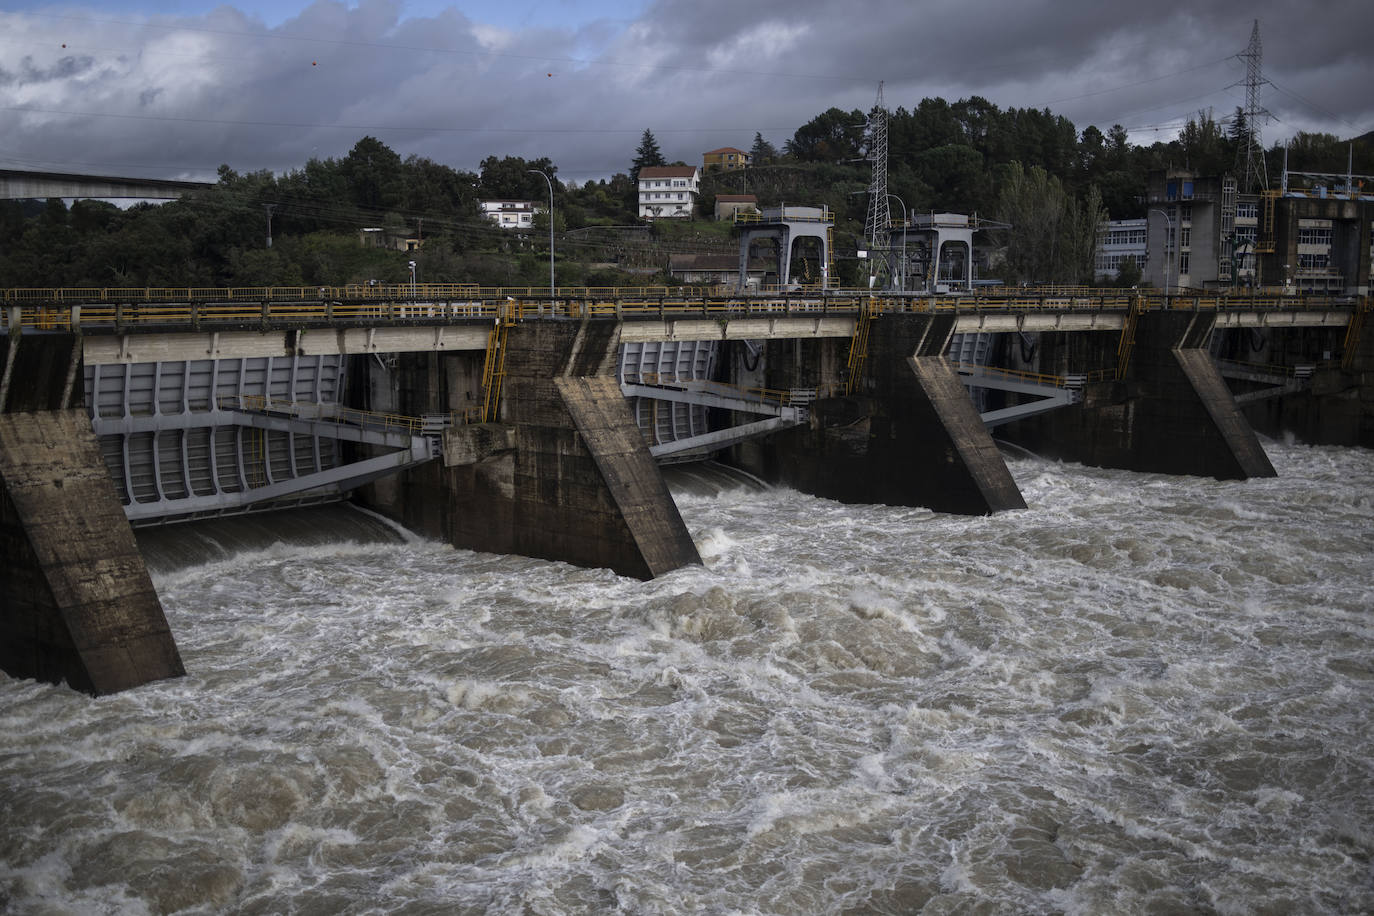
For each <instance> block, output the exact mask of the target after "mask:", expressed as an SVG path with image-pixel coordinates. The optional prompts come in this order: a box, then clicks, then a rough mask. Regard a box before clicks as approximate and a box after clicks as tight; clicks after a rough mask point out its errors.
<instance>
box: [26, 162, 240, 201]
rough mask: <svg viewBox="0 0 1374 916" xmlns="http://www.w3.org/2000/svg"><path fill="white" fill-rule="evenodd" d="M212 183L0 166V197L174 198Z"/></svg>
mask: <svg viewBox="0 0 1374 916" xmlns="http://www.w3.org/2000/svg"><path fill="white" fill-rule="evenodd" d="M214 186H215V182H213V181H170V180H167V179H164V178H123V177H119V176H114V175H108V176H107V175H77V174H69V173H64V172H29V171H21V170H16V169H0V200H29V199H35V200H43V199H45V198H49V197H66V198H78V199H87V198H96V199H102V200H104V199H108V200H121V199H122V200H175V199H176V198H178V197H180V196H181V195H183V194H185V193H186V192H187V191H202V190H205V189H206V188H213V187H214Z"/></svg>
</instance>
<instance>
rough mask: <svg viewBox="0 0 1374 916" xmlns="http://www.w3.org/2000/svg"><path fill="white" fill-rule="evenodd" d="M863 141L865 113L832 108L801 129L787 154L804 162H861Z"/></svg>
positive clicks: (786, 149)
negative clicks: (860, 152) (860, 147)
mask: <svg viewBox="0 0 1374 916" xmlns="http://www.w3.org/2000/svg"><path fill="white" fill-rule="evenodd" d="M863 137H864V114H863V112H862V111H859V110H858V109H855V110H854V111H841V110H840V109H838V108H831V109H828V110H826V111H824V112H822V113H821V114H819V115H817V116H816V117H814V118H812V119H811V120H810V121H808V122H807V123H805V124H803V125H802V126H801V127H799V128H797V131H796V133H794V134H793V135H792V139H791V140H788V141H787V143H786V145H785V151H786V153H787V155H788V156H789V157H791V158H793V159H796V160H799V161H801V162H843V161H845V160H846V159H857V158H858V156H859V146H860V144H861V143H863Z"/></svg>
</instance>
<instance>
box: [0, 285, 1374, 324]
mask: <svg viewBox="0 0 1374 916" xmlns="http://www.w3.org/2000/svg"><path fill="white" fill-rule="evenodd" d="M438 286H439V285H432V287H430V288H425V287H420V286H417V298H416V299H415V300H411V299H409V298H397V299H385V298H370V297H369V298H360V299H348V298H343V297H328V296H326V297H324V298H318V297H317V298H301V297H300V296H298V295H297V293H299V292H300V290H301V289H304V288H298V287H278V288H272V289H270V290H269V289H267V288H260V287H253V288H243V289H231V290H218V291H215V290H207V289H196V290H187V289H181V290H176V291H173V290H170V289H163V290H152V291H150V292H149V298H146V299H132V298H120V297H119V296H117V295H115V293H116V292H128V291H127V290H120V291H116V290H111V289H105V290H95V289H88V290H74V289H46V290H38V289H10V290H4V291H0V292H3V294H4V297H5V304H4V306H3V307H0V328H7V329H12V328H13V327H15V326H18V327H21V328H25V329H34V330H65V329H67V328H71V327H73V326H75V325H76V324H80V325H81V326H83V327H85V326H93V327H108V326H114V327H115V328H118V329H126V328H135V327H145V328H149V329H152V327H153V326H180V327H185V326H188V325H189V326H190V327H192V328H199V327H201V326H203V325H206V324H209V325H211V326H214V325H225V324H238V325H243V326H254V327H261V326H264V325H267V324H271V323H273V322H275V323H279V324H282V325H288V324H297V325H300V324H306V325H308V324H322V325H328V324H337V323H356V324H366V323H391V322H411V323H413V322H417V321H439V322H449V321H455V322H458V321H464V320H478V319H485V320H488V321H490V320H493V319H496V318H497V317H499V316H502V315H504V316H506V317H507V318H509V319H511V320H522V319H529V318H539V317H558V318H565V317H575V318H580V317H617V318H652V317H661V318H668V317H673V318H681V317H707V318H714V319H721V320H724V319H731V318H743V317H749V316H752V315H760V316H764V315H767V316H773V315H779V314H787V315H795V314H803V315H806V314H839V315H855V314H858V313H859V312H860V310H861V309H863V308H868V309H869V310H870V311H871V313H872V314H875V315H876V314H894V313H916V314H926V313H942V314H950V313H957V314H977V313H980V312H1003V313H1018V312H1024V313H1035V312H1041V313H1044V312H1075V311H1077V312H1120V313H1123V314H1124V313H1127V312H1128V311H1129V310H1130V309H1132V308H1135V310H1136V311H1137V312H1144V311H1153V310H1156V309H1164V308H1169V309H1172V310H1186V311H1197V310H1203V311H1227V310H1229V311H1249V310H1262V311H1263V310H1268V311H1286V312H1289V311H1329V310H1332V309H1339V310H1351V311H1353V312H1355V313H1356V317H1357V318H1358V317H1359V316H1358V308H1367V307H1368V300H1367V299H1365V300H1360V301H1359V302H1356V301H1352V300H1351V299H1349V298H1336V297H1330V296H1316V295H1307V296H1288V295H1282V296H1280V295H1272V294H1270V293H1269V291H1267V290H1266V291H1256V293H1247V294H1244V295H1225V294H1215V293H1210V294H1207V295H1205V296H1204V295H1189V296H1180V295H1173V296H1170V297H1168V298H1165V297H1164V296H1162V295H1161V294H1160V293H1159V292H1158V291H1148V292H1142V293H1137V294H1135V295H1123V294H1121V293H1118V292H1116V291H1104V290H1098V291H1096V292H1095V293H1094V294H1092V295H1070V294H1069V293H1070V292H1083V290H1073V291H1069V290H1062V291H1057V292H1056V294H1054V295H1050V294H1048V293H1046V294H1043V295H1037V294H1035V293H1032V292H1029V291H1027V290H1024V289H1015V290H1013V289H1008V290H1007V292H1006V293H1005V294H1001V295H998V294H992V293H988V292H986V291H980V292H978V293H977V294H975V295H965V296H960V295H939V296H936V295H911V294H901V293H886V292H880V293H874V294H869V293H868V292H867V291H857V290H821V289H818V288H808V289H801V290H788V291H785V292H777V293H774V294H749V295H741V294H740V293H738V292H733V291H725V290H722V289H717V288H710V289H704V288H683V289H670V288H668V287H629V288H595V287H587V288H580V287H579V288H577V289H567V290H565V289H560V290H559V291H558V296H559V298H558V299H556V300H550V299H549V297H548V293H547V291H540V290H538V289H537V288H535V289H533V290H531V289H528V288H520V289H512V288H508V287H502V288H499V289H486V288H477V287H465V288H464V294H463V295H462V296H461V297H456V296H451V297H449V298H444V297H441V296H438V295H437V294H435V293H436V290H437V289H438ZM444 286H445V287H446V288H449V289H450V290H456V289H458V287H459V285H458V284H445V285H444ZM314 289H315V292H316V294H318V288H314ZM337 289H338V290H344V289H347V288H345V287H339V288H337ZM359 289H361V287H359ZM264 290H266V291H267V292H269V293H270V294H271V295H272V298H261V299H250V298H247V297H245V298H243V299H235V298H233V297H234V296H236V295H238V294H240V293H244V292H246V291H251V292H253V293H261V292H264ZM137 292H139V293H142V292H144V291H142V290H139V291H137ZM174 292H175V293H187V292H195V293H197V294H211V293H214V294H215V295H207V298H204V299H186V298H185V297H182V298H177V297H176V296H175V295H174ZM406 292H407V294H408V293H409V288H408V287H407V288H406ZM78 293H81V294H84V297H83V296H82V295H78ZM426 293H429V294H431V297H430V298H429V299H425V298H423V297H424V295H425V294H426ZM1133 303H1134V305H1133ZM1361 303H1364V304H1363V305H1362V304H1361Z"/></svg>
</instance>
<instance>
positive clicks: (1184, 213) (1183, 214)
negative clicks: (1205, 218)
mask: <svg viewBox="0 0 1374 916" xmlns="http://www.w3.org/2000/svg"><path fill="white" fill-rule="evenodd" d="M1188 196H1189V197H1192V196H1193V195H1192V194H1191V193H1189V194H1188ZM1178 218H1179V219H1181V220H1183V221H1184V222H1185V223H1191V222H1192V221H1193V205H1192V204H1183V205H1182V206H1180V207H1179V208H1178Z"/></svg>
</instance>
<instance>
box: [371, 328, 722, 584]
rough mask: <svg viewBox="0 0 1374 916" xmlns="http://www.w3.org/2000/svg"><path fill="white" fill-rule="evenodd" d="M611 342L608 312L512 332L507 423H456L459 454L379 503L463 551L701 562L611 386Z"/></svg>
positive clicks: (649, 572) (636, 564)
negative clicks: (483, 427)
mask: <svg viewBox="0 0 1374 916" xmlns="http://www.w3.org/2000/svg"><path fill="white" fill-rule="evenodd" d="M619 342H620V325H619V322H617V321H615V320H611V319H607V320H584V321H557V322H548V321H544V322H530V323H526V324H518V325H516V326H515V327H513V328H511V329H510V332H509V335H508V337H507V347H508V350H507V354H506V360H505V379H504V383H503V385H502V411H501V418H500V420H501V428H502V429H503V430H504V431H503V432H502V433H501V434H497V431H496V430H494V429H493V430H492V431H491V432H489V433H482V432H481V431H480V430H472V431H470V432H468V431H463V430H454V431H453V436H452V437H451V438H452V439H453V441H452V443H450V445H446V449H445V450H446V452H447V453H449V454H451V455H453V456H455V458H456V460H453V461H451V463H450V466H443V465H441V464H439V463H437V462H436V463H435V464H434V465H431V466H427V467H423V468H419V469H417V470H415V471H412V472H409V473H408V474H407V475H406V478H405V482H404V484H403V485H402V487H401V488H400V492H399V494H398V499H399V505H397V504H392V505H377V506H376V508H378V509H379V510H381V511H383V512H387V513H388V514H392V515H395V516H397V517H398V518H400V519H401V521H402V522H404V523H405V524H407V525H409V526H411V527H413V528H415V529H416V530H418V531H421V532H423V533H425V534H429V535H432V536H437V537H443V538H445V539H446V540H448V541H449V542H450V543H451V544H453V545H454V546H457V547H464V548H468V549H472V550H482V551H490V552H494V553H513V554H520V555H523V556H529V557H539V558H542V559H549V560H562V561H564V562H568V563H573V564H575V565H578V566H587V567H608V568H610V569H613V570H615V571H616V572H618V573H620V574H621V575H626V576H634V577H636V578H640V579H651V578H654V577H655V576H659V575H662V574H664V573H666V572H670V571H672V570H674V569H677V568H679V567H681V566H687V565H691V564H699V563H700V562H701V558H700V556H699V555H698V554H697V550H696V546H695V544H694V543H693V542H692V538H691V535H690V534H689V533H688V531H687V528H686V525H685V524H683V521H682V516H681V515H680V514H679V513H678V510H677V506H676V504H674V502H673V498H672V495H671V494H670V493H669V492H668V487H667V485H666V484H665V483H664V481H663V477H662V475H661V474H660V472H659V469H658V466H657V464H656V463H655V462H654V459H653V457H652V456H651V455H650V454H649V449H648V446H647V445H645V443H644V439H643V435H642V434H641V433H640V431H639V428H638V426H637V425H636V424H635V422H634V418H633V416H632V415H631V414H630V410H629V407H628V406H627V405H626V403H625V398H624V396H623V395H622V394H621V392H620V387H619V385H618V384H617V382H616V379H615V362H616V349H617V347H618V345H619ZM478 433H481V434H480V435H478ZM450 446H451V447H450ZM459 462H461V463H459Z"/></svg>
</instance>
